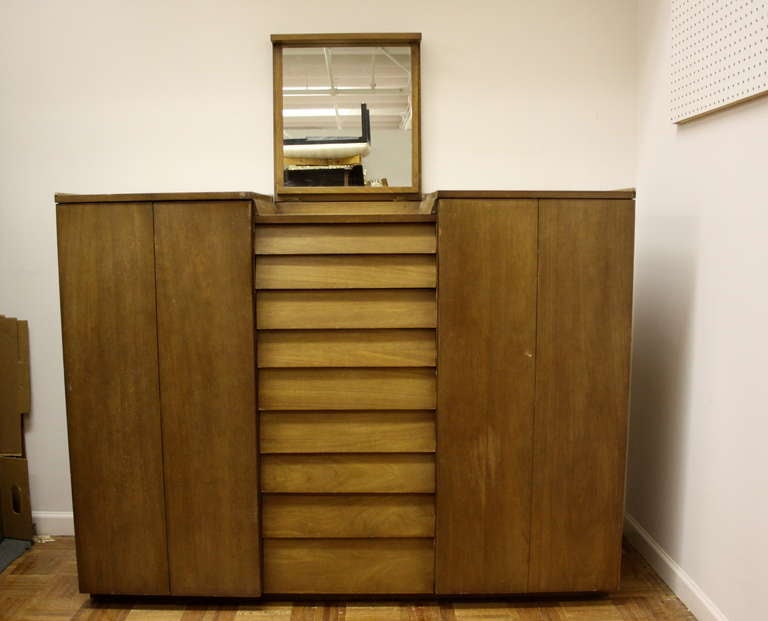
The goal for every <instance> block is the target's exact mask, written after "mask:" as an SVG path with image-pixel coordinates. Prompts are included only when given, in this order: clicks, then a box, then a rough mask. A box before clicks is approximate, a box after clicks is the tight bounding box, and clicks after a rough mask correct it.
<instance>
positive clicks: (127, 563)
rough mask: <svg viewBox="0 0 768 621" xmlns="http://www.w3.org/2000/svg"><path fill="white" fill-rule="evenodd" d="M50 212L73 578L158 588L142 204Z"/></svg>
mask: <svg viewBox="0 0 768 621" xmlns="http://www.w3.org/2000/svg"><path fill="white" fill-rule="evenodd" d="M56 214H57V220H58V242H59V287H60V296H61V328H62V338H63V345H64V375H65V387H66V399H67V428H68V432H69V458H70V467H71V473H72V496H73V503H74V512H75V531H76V533H77V543H78V554H77V561H78V570H79V576H80V589H81V590H82V591H84V592H90V593H133V594H148V595H157V594H166V593H168V592H169V582H168V560H167V559H168V555H167V550H166V539H165V536H166V530H165V526H166V524H165V500H164V494H163V461H162V440H161V420H160V400H159V397H160V394H159V383H158V361H157V328H156V315H155V271H154V247H153V230H152V229H153V224H152V205H151V204H146V203H145V204H136V203H116V204H101V203H90V204H68V205H59V206H58V207H57V208H56Z"/></svg>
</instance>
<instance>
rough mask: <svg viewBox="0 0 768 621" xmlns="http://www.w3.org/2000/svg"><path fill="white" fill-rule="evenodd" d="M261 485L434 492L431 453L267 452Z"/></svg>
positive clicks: (280, 488) (317, 489)
mask: <svg viewBox="0 0 768 621" xmlns="http://www.w3.org/2000/svg"><path fill="white" fill-rule="evenodd" d="M261 489H262V491H263V492H282V493H307V494H311V493H316V494H317V493H430V494H431V493H432V492H434V491H435V460H434V455H429V454H408V455H402V454H389V455H387V454H361V455H264V456H263V457H262V459H261Z"/></svg>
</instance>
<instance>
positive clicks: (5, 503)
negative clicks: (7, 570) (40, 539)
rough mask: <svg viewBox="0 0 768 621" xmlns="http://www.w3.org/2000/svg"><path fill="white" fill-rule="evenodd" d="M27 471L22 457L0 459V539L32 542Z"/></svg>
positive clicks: (32, 533)
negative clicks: (9, 538)
mask: <svg viewBox="0 0 768 621" xmlns="http://www.w3.org/2000/svg"><path fill="white" fill-rule="evenodd" d="M33 535H34V532H33V527H32V510H31V508H30V504H29V471H28V469H27V460H26V459H24V458H23V457H0V539H1V538H2V537H11V538H13V539H27V540H30V541H31V540H32V536H33Z"/></svg>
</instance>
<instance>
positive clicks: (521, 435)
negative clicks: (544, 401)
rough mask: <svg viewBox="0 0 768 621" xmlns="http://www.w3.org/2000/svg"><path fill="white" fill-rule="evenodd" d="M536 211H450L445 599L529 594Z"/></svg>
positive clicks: (466, 205)
mask: <svg viewBox="0 0 768 621" xmlns="http://www.w3.org/2000/svg"><path fill="white" fill-rule="evenodd" d="M536 230H537V202H536V201H535V200H441V201H440V209H439V221H438V249H439V279H438V403H437V464H438V471H437V565H436V590H437V593H439V594H460V593H478V594H479V593H514V592H523V591H525V590H526V587H527V583H528V552H529V547H528V540H529V532H530V517H531V516H530V502H531V457H532V454H531V450H532V449H531V447H532V433H533V402H534V358H533V355H534V350H535V333H536V243H537V239H536V235H537V233H536Z"/></svg>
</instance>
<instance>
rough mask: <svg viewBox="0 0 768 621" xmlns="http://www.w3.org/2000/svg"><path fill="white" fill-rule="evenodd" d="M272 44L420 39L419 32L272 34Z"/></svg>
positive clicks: (409, 41) (365, 43)
mask: <svg viewBox="0 0 768 621" xmlns="http://www.w3.org/2000/svg"><path fill="white" fill-rule="evenodd" d="M270 40H271V41H272V43H273V44H281V45H289V46H297V47H312V46H322V45H372V44H380V45H392V44H400V45H403V44H406V43H414V42H419V41H421V33H420V32H373V33H369V32H366V33H361V32H357V33H340V32H329V33H317V34H273V35H271V36H270Z"/></svg>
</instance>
